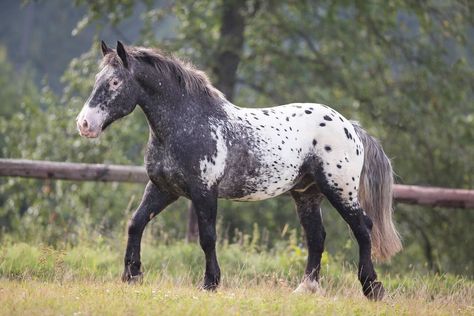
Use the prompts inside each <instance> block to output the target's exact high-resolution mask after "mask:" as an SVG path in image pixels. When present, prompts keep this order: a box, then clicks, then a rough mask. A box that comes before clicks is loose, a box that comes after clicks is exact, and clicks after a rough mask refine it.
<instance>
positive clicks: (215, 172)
mask: <svg viewBox="0 0 474 316" xmlns="http://www.w3.org/2000/svg"><path fill="white" fill-rule="evenodd" d="M211 126H212V125H211ZM212 127H213V132H212V134H213V135H212V136H213V139H214V140H215V141H216V153H215V155H214V156H211V157H209V156H206V157H204V159H203V160H201V161H199V166H200V170H201V180H202V182H203V183H204V184H205V185H206V186H207V187H208V188H210V187H212V186H213V185H214V184H215V183H216V182H217V181H218V180H219V179H220V177H221V176H222V175H223V173H224V170H225V166H226V159H227V145H226V143H225V139H224V136H223V135H222V127H220V126H212Z"/></svg>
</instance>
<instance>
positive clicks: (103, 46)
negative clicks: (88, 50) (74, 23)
mask: <svg viewBox="0 0 474 316" xmlns="http://www.w3.org/2000/svg"><path fill="white" fill-rule="evenodd" d="M100 48H101V49H102V56H105V55H107V54H108V53H110V52H112V49H111V48H109V47H108V46H107V44H105V42H104V41H100Z"/></svg>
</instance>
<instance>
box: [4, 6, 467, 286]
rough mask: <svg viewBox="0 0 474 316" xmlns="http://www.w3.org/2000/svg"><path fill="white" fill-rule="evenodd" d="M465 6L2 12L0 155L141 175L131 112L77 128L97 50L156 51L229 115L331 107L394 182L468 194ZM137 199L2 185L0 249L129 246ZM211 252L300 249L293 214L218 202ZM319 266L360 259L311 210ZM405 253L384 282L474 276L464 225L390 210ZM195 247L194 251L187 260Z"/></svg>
mask: <svg viewBox="0 0 474 316" xmlns="http://www.w3.org/2000/svg"><path fill="white" fill-rule="evenodd" d="M473 10H474V3H473V2H472V1H463V0H450V1H416V2H414V1H405V0H388V1H354V2H353V1H345V0H327V1H324V0H323V1H272V0H247V1H243V0H242V1H237V0H219V1H201V0H178V1H164V0H163V1H161V0H156V1H154V0H143V1H131V0H100V1H87V0H76V1H60V0H50V1H23V2H21V4H20V1H2V2H1V3H0V99H1V100H2V101H1V104H0V157H1V158H27V159H41V160H54V161H71V162H90V163H114V164H133V165H142V164H143V155H144V152H143V151H144V147H145V144H146V140H147V138H148V127H147V124H146V121H145V119H144V116H143V114H142V113H141V112H140V111H136V112H134V113H133V115H131V116H129V117H127V118H125V119H123V120H121V121H120V122H117V123H116V124H114V125H113V126H111V127H110V128H109V129H108V130H107V132H106V133H105V134H104V135H103V136H102V137H101V138H100V139H98V140H94V141H90V140H87V139H83V138H81V137H80V136H79V135H78V133H77V132H76V128H75V120H74V119H75V117H76V115H77V113H78V112H79V111H80V109H81V107H82V105H83V103H84V101H85V100H86V98H87V97H88V95H89V93H90V91H91V87H92V84H93V82H94V81H93V77H94V75H95V73H96V72H97V70H98V63H99V61H100V53H99V40H100V39H104V40H105V41H106V42H108V43H109V44H110V45H111V46H114V44H115V42H116V40H121V41H123V42H124V43H127V44H130V45H132V44H133V45H144V46H153V47H159V48H161V49H162V50H165V51H169V52H173V53H174V54H176V55H178V56H180V57H182V58H185V59H188V60H190V61H192V62H193V63H195V64H196V65H197V66H198V67H199V68H200V69H203V70H205V71H206V72H207V73H208V75H209V76H210V77H211V80H212V82H213V83H214V84H215V85H216V87H218V88H219V89H220V90H222V91H223V92H224V93H225V94H226V96H227V97H228V99H230V100H232V101H233V102H234V103H235V104H237V105H239V106H249V107H261V106H269V105H277V104H284V103H290V102H318V103H324V104H328V105H330V106H332V107H334V108H335V109H336V110H337V111H339V112H341V113H342V114H344V115H345V116H346V117H348V118H351V119H354V120H358V121H360V122H361V123H362V124H363V126H364V127H365V128H366V129H368V130H369V131H370V133H372V134H373V135H375V136H376V137H378V138H379V139H380V140H381V143H382V144H383V146H384V149H385V151H386V152H387V154H388V155H389V157H391V158H392V162H393V165H394V170H395V172H396V182H397V183H403V184H416V185H429V186H442V187H451V188H466V189H474V159H473V157H474V98H473V97H474V95H473V94H474V91H473V82H474V72H473V65H474V55H473V53H474V51H473V48H474V28H473V25H474V14H473ZM143 189H144V186H143V185H136V184H116V183H114V184H110V183H109V184H104V183H95V182H80V183H79V182H68V181H39V180H25V179H16V178H0V240H1V241H2V243H8V242H11V241H13V240H14V241H25V242H28V243H37V244H45V245H49V246H52V247H55V248H64V247H72V246H76V245H79V244H81V243H83V242H96V241H98V240H119V241H120V242H122V241H123V239H124V238H125V233H124V232H125V226H126V222H127V221H128V218H129V217H130V215H131V213H132V212H133V210H134V208H135V207H136V206H137V205H138V202H139V200H140V197H141V194H142V192H143ZM187 206H188V204H187V202H186V201H185V200H180V201H178V203H176V204H173V205H171V206H170V207H169V208H168V210H167V211H165V212H163V213H162V215H160V216H159V217H158V218H156V219H155V220H154V221H153V222H152V223H150V224H149V226H148V228H147V231H146V234H147V236H148V237H147V240H148V241H149V242H150V243H152V244H155V245H158V246H159V245H163V244H172V243H175V242H176V241H179V240H182V239H184V238H185V234H186V229H187V222H188V218H187V217H188V212H187ZM218 216H219V231H220V232H219V236H220V242H221V243H240V244H245V245H248V246H249V247H252V249H254V251H257V252H263V251H266V250H269V249H275V248H276V249H278V247H281V245H282V244H288V243H289V244H292V245H294V248H293V251H299V250H298V249H302V248H304V238H303V235H302V231H301V229H300V226H299V223H298V220H297V217H296V214H295V212H294V205H293V202H292V200H290V199H289V198H287V197H281V198H276V199H271V200H268V201H263V202H259V203H256V202H252V203H233V202H228V201H221V202H220V210H219V213H218ZM323 216H324V220H325V227H326V230H327V233H328V237H327V239H326V240H327V241H326V249H327V256H329V257H330V258H334V259H335V260H340V261H343V260H347V261H350V262H354V260H355V259H356V258H357V256H356V253H357V247H356V243H355V240H354V238H353V237H352V236H351V235H350V233H349V229H348V228H347V227H346V225H345V223H344V222H343V221H342V219H341V218H340V216H339V215H338V214H337V212H335V210H333V209H332V208H331V207H330V206H329V205H328V204H324V205H323ZM395 218H396V222H397V223H398V228H399V230H400V232H401V235H402V236H403V239H404V247H405V250H404V251H403V252H402V253H400V254H399V255H397V256H396V257H395V258H394V259H393V260H392V262H391V263H390V264H389V265H384V266H383V267H382V268H383V269H386V270H390V271H393V272H394V273H398V272H406V271H410V270H417V271H423V272H425V271H432V272H441V273H446V272H450V273H454V274H461V275H465V276H467V277H468V278H472V277H473V276H474V264H473V263H474V252H473V251H472V245H473V244H474V233H473V232H472V227H473V223H474V211H473V210H472V209H470V210H468V209H444V208H439V207H436V208H431V207H419V206H414V205H404V204H397V205H395ZM196 248H197V246H196Z"/></svg>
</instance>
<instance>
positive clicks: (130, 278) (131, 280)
mask: <svg viewBox="0 0 474 316" xmlns="http://www.w3.org/2000/svg"><path fill="white" fill-rule="evenodd" d="M122 282H124V283H128V284H142V283H143V273H142V272H138V274H137V275H132V274H131V273H130V271H124V273H123V274H122Z"/></svg>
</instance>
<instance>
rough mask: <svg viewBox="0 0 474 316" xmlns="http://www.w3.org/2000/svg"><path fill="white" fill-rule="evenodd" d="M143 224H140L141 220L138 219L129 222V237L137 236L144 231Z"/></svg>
mask: <svg viewBox="0 0 474 316" xmlns="http://www.w3.org/2000/svg"><path fill="white" fill-rule="evenodd" d="M142 227H143V225H142V223H140V221H139V220H137V219H136V218H132V219H131V220H130V221H129V222H128V228H127V230H128V234H129V235H132V236H133V235H136V234H139V233H140V232H141V230H142Z"/></svg>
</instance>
